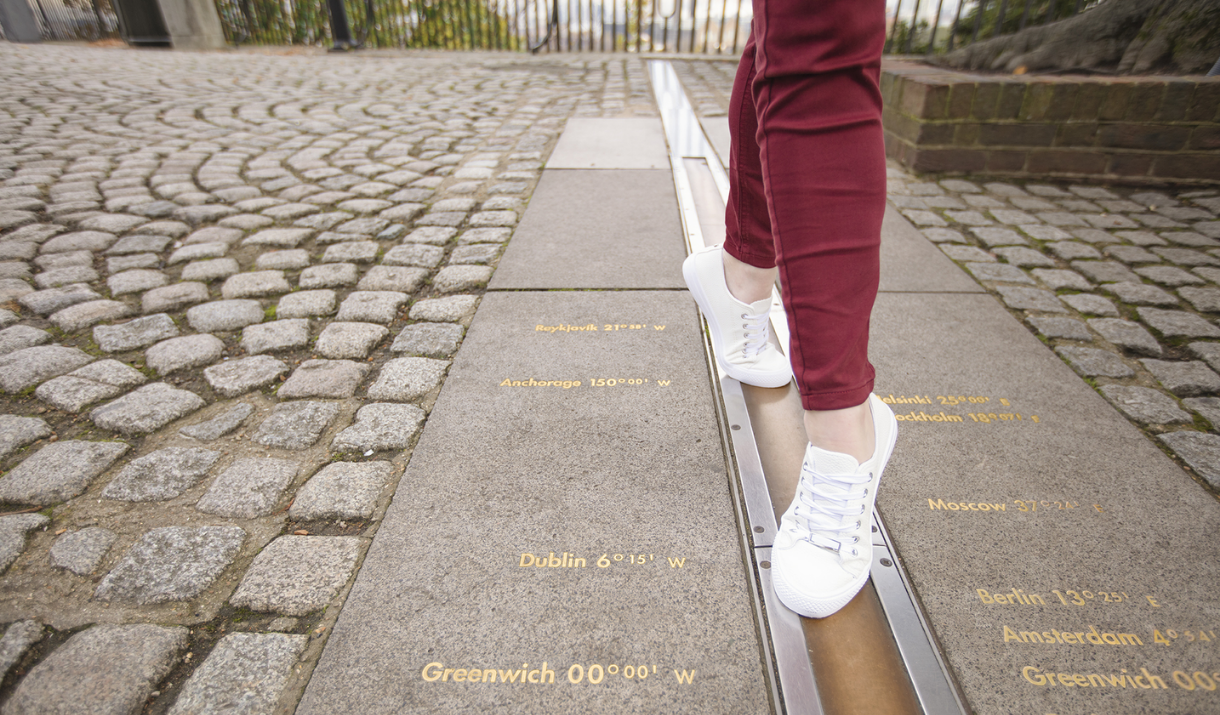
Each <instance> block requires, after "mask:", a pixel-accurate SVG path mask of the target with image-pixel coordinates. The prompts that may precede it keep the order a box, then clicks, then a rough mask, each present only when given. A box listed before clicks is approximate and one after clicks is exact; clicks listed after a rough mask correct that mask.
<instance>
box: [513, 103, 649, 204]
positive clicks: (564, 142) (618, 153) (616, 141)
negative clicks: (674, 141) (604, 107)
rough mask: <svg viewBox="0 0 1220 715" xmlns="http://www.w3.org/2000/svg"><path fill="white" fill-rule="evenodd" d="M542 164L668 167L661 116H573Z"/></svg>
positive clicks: (572, 167) (625, 167)
mask: <svg viewBox="0 0 1220 715" xmlns="http://www.w3.org/2000/svg"><path fill="white" fill-rule="evenodd" d="M546 167H547V169H668V168H669V150H668V149H667V148H666V146H665V130H664V129H663V128H662V127H661V120H660V119H659V118H653V117H639V118H609V119H602V118H596V117H573V118H572V119H569V120H568V122H567V125H566V126H565V127H564V130H563V134H561V135H559V141H558V142H556V144H555V150H554V151H553V152H551V157H550V158H549V159H548V160H547V162H546ZM535 196H536V195H535Z"/></svg>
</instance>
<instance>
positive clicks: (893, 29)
mask: <svg viewBox="0 0 1220 715" xmlns="http://www.w3.org/2000/svg"><path fill="white" fill-rule="evenodd" d="M738 7H739V8H740V6H738ZM901 12H902V0H898V5H897V6H895V7H894V24H893V25H890V39H888V40H886V41H885V47H884V48H883V49H882V50H881V51H882V52H884V53H886V54H888V53H890V52H893V51H894V37H895V36H896V35H897V34H898V15H899V14H900V13H901ZM737 15H738V17H740V16H741V11H740V9H739V10H738V12H737ZM734 44H736V43H734ZM734 49H736V48H734Z"/></svg>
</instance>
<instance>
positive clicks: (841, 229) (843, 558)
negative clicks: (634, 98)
mask: <svg viewBox="0 0 1220 715" xmlns="http://www.w3.org/2000/svg"><path fill="white" fill-rule="evenodd" d="M884 22H885V17H884V3H883V2H881V0H818V1H817V2H808V1H807V0H756V2H755V4H754V27H753V31H752V32H753V38H754V41H755V43H756V49H755V65H756V66H755V78H754V81H753V83H752V85H751V89H752V92H753V99H754V106H755V112H756V117H757V122H758V130H757V134H756V137H757V143H758V146H759V156H760V167H761V175H762V181H763V184H764V187H765V195H766V199H767V207H768V211H769V219H770V230H771V235H772V237H773V239H774V242H775V258H776V263H777V265H778V268H779V280H780V284H781V288H782V295H783V299H784V306H785V309H786V310H787V313H788V323H789V328H790V331H791V341H790V357H791V360H792V366H793V372H794V373H795V374H796V378H797V385H798V387H799V388H800V392H801V402H802V405H803V406H804V407H805V410H806V413H805V428H806V431H807V433H808V435H809V440H810V445H809V447H808V449H807V450H806V455H805V464H804V465H803V466H802V473H801V479H800V481H799V484H798V487H797V494H796V497H795V499H794V500H793V502H792V504H791V505H790V506H789V508H788V510H787V512H785V514H784V517H783V519H782V520H781V525H780V533H779V534H778V535H777V537H776V540H775V543H774V544H773V548H772V563H773V569H774V570H773V576H774V583H775V588H776V592H777V594H778V595H779V596H780V599H781V600H782V601H783V602H784V603H785V604H787V605H788V606H789V607H791V608H793V609H794V610H796V611H797V612H799V613H802V614H803V615H807V616H814V617H824V616H827V615H830V614H831V613H834V612H835V611H837V610H838V609H839V608H841V607H842V606H844V605H846V603H847V602H848V601H850V600H851V599H852V598H853V597H854V596H855V594H856V593H857V592H858V591H859V590H860V588H861V587H862V586H863V585H864V583H865V581H867V579H868V570H869V566H870V564H871V539H870V538H869V529H870V527H871V520H872V507H873V503H874V500H875V498H876V489H877V485H878V482H879V480H880V477H881V471H882V470H883V469H884V467H885V464H886V462H887V461H888V459H889V456H890V453H891V451H892V449H893V445H894V439H895V437H896V427H897V423H896V422H895V421H894V417H893V414H892V412H890V410H889V409H888V407H886V406H885V405H884V404H883V403H881V402H880V400H878V399H877V398H876V397H873V396H872V395H871V393H872V388H873V376H874V371H873V368H872V365H870V364H869V362H868V322H869V316H870V313H871V312H872V306H873V302H874V300H875V298H876V292H877V285H878V280H879V273H880V270H879V257H880V234H881V218H882V215H883V213H884V210H885V157H884V147H883V144H882V134H881V121H880V120H881V98H880V92H879V89H878V86H877V83H878V77H879V71H880V51H881V42H882V40H883V39H884Z"/></svg>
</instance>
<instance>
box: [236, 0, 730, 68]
mask: <svg viewBox="0 0 1220 715" xmlns="http://www.w3.org/2000/svg"><path fill="white" fill-rule="evenodd" d="M216 7H217V9H218V10H219V11H220V16H221V20H222V22H223V24H224V27H225V33H226V35H227V37H228V38H229V39H230V41H233V42H237V43H244V42H250V43H258V44H328V43H330V42H332V41H333V38H332V37H331V29H330V26H329V22H328V17H329V16H328V14H327V10H326V2H325V0H216ZM344 7H345V9H346V12H347V18H348V23H349V24H350V25H351V27H352V34H353V36H354V38H355V39H356V40H357V43H358V44H359V46H362V47H402V48H442V49H451V50H469V49H488V50H527V49H533V50H539V51H544V50H549V51H552V52H694V53H705V54H726V55H734V54H737V53H739V52H740V51H741V48H742V46H743V45H744V44H745V38H746V34H747V33H748V32H749V27H750V17H751V13H750V7H751V6H750V3H749V0H345V1H344Z"/></svg>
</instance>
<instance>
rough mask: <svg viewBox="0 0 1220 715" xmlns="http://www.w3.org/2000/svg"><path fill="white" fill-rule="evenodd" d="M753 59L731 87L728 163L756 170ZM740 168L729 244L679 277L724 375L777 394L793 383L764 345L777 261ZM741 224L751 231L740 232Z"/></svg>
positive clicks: (758, 188) (755, 195) (760, 203)
mask: <svg viewBox="0 0 1220 715" xmlns="http://www.w3.org/2000/svg"><path fill="white" fill-rule="evenodd" d="M753 56H754V53H753V46H752V45H751V44H750V43H747V44H746V49H745V52H744V53H743V54H742V59H741V63H740V65H739V67H738V73H737V81H736V82H735V83H734V86H733V97H732V100H731V105H732V107H733V109H732V110H730V113H731V115H732V116H731V117H730V120H729V127H730V136H731V137H732V140H733V148H732V154H733V156H734V157H738V156H746V157H752V160H751V161H752V163H753V165H754V166H755V167H757V165H758V147H757V146H756V145H755V144H754V139H753V131H752V130H753V107H752V106H751V104H750V99H751V97H750V89H749V88H750V83H751V80H752V77H753V74H754V72H753V66H754V62H753ZM743 98H744V99H745V103H744V106H743ZM742 117H746V118H747V121H749V122H750V123H751V124H750V129H749V130H747V131H744V132H743V131H741V130H740V128H739V127H737V126H735V124H736V123H737V121H738V120H739V119H740V118H742ZM743 141H744V142H745V144H746V145H745V146H742V144H743ZM738 163H739V162H738V159H737V158H733V159H731V160H730V172H729V185H730V188H729V208H728V210H727V211H726V225H727V228H728V231H727V233H728V237H727V238H726V240H725V244H724V247H723V249H722V247H721V246H709V247H707V248H706V249H704V250H701V251H696V252H694V253H692V254H691V255H690V256H689V257H687V259H686V261H685V262H684V263H683V264H682V275H683V277H684V278H685V279H686V284H687V286H688V287H689V288H690V291H691V295H692V296H693V297H694V299H695V301H696V302H697V303H698V304H699V309H700V311H702V312H703V315H704V317H705V318H707V322H708V327H709V329H710V332H711V336H712V341H713V343H715V345H716V351H715V352H716V360H717V363H718V364H719V365H720V367H721V369H722V370H723V371H724V372H725V373H726V374H728V375H729V376H730V377H733V378H736V379H738V380H740V381H742V382H744V383H746V384H749V385H757V386H759V387H782V386H784V385H787V384H788V383H789V382H791V381H792V368H791V366H790V365H789V362H788V358H787V357H786V356H785V355H783V354H782V353H781V352H779V350H777V349H776V348H775V347H774V346H773V345H771V344H770V342H769V341H768V338H769V335H770V323H769V322H768V317H769V315H770V312H771V291H772V287H773V286H774V284H775V256H774V244H773V242H772V240H771V232H770V229H769V225H768V220H769V219H768V217H767V210H766V199H765V197H764V196H763V191H762V181H761V178H759V177H758V171H757V168H755V169H754V172H753V175H754V176H753V181H752V182H751V181H746V182H745V186H744V189H743V181H742V180H741V172H740V171H739V170H738ZM739 206H746V207H747V209H748V210H747V212H746V214H745V215H743V217H742V220H741V221H738V220H735V219H734V214H735V209H736V208H737V207H739ZM743 224H744V225H746V226H748V230H746V231H742V230H741V227H742V225H743ZM735 256H736V257H735ZM743 261H744V262H743Z"/></svg>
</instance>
